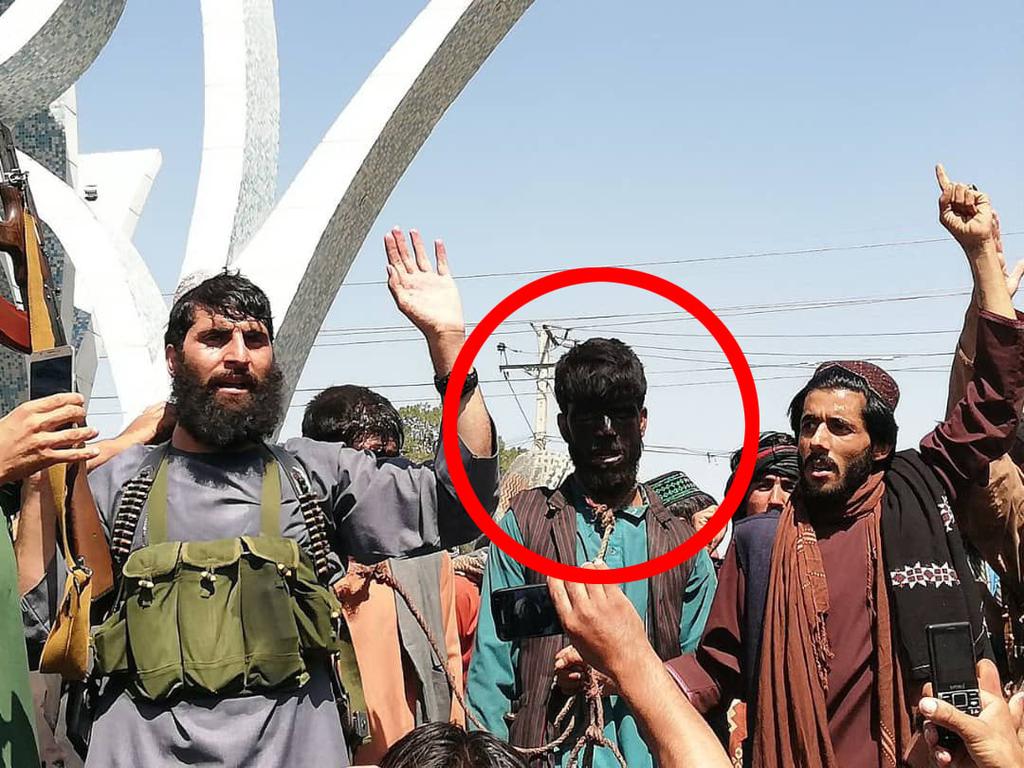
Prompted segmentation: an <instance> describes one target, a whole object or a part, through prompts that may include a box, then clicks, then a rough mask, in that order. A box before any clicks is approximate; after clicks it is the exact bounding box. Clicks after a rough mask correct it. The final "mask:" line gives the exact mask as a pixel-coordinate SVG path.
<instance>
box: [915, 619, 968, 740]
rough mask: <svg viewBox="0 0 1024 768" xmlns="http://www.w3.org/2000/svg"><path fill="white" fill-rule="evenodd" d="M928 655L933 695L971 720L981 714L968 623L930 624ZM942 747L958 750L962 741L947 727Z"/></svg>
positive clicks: (942, 731)
mask: <svg viewBox="0 0 1024 768" xmlns="http://www.w3.org/2000/svg"><path fill="white" fill-rule="evenodd" d="M925 630H926V633H927V635H928V656H929V658H930V660H931V665H932V694H933V695H934V696H935V698H937V699H942V700H943V701H945V702H948V703H949V704H952V705H953V706H954V707H956V708H957V709H959V710H960V711H961V712H965V713H966V714H968V715H971V716H972V717H977V716H978V715H980V714H981V691H979V690H978V671H977V668H976V667H975V663H976V662H975V658H974V638H973V637H972V634H971V625H970V624H969V623H968V622H966V621H957V622H953V623H950V624H929V625H928V626H927V627H926V628H925ZM938 731H939V745H940V746H942V747H945V748H946V749H952V748H953V747H955V746H956V745H957V744H958V743H959V741H960V738H959V737H958V736H957V735H956V734H955V733H953V732H952V731H950V730H947V729H946V728H939V729H938Z"/></svg>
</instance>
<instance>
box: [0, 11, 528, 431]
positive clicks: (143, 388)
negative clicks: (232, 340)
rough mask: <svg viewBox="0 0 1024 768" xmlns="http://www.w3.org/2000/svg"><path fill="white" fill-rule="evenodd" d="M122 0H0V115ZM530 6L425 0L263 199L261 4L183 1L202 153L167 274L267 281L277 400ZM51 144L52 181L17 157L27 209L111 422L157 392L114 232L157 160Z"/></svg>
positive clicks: (266, 41)
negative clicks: (359, 257)
mask: <svg viewBox="0 0 1024 768" xmlns="http://www.w3.org/2000/svg"><path fill="white" fill-rule="evenodd" d="M124 4H125V0H14V2H11V0H0V93H4V94H9V93H18V94H20V95H19V99H18V101H17V102H8V103H4V104H0V117H2V118H3V119H4V120H5V121H12V120H16V119H19V118H24V117H26V116H28V115H32V114H34V113H38V112H41V111H45V110H46V109H47V107H48V105H50V104H51V102H53V101H54V100H56V99H58V98H59V97H61V95H62V94H65V93H66V92H67V91H68V89H70V88H72V87H73V84H74V82H75V81H76V80H77V78H78V77H79V76H80V75H81V73H82V72H83V71H84V70H85V69H86V68H88V66H89V64H91V63H92V61H93V60H94V59H95V57H96V56H97V55H98V53H99V51H100V50H101V49H102V47H103V45H104V44H105V43H106V41H107V39H109V37H110V35H111V34H112V32H113V30H114V27H115V26H116V23H117V20H118V18H119V17H120V14H121V11H122V10H123V8H124ZM531 4H532V0H430V2H427V3H426V5H425V7H424V9H423V10H422V11H421V12H420V14H419V15H418V16H417V17H416V19H415V20H414V21H413V22H412V24H411V25H410V26H409V28H408V29H407V30H406V31H405V32H404V33H403V35H402V36H401V38H399V40H398V41H397V42H396V43H395V44H394V45H393V46H392V48H391V50H390V51H389V52H388V53H387V54H386V55H385V57H384V58H383V59H382V60H381V61H380V63H379V64H378V65H377V67H376V68H375V69H374V70H373V72H372V73H371V74H370V76H369V77H368V78H367V80H366V82H365V83H364V84H363V86H362V87H361V88H360V89H359V91H358V92H357V93H356V94H355V96H354V97H353V98H352V100H351V101H350V102H349V104H348V105H347V106H346V107H345V108H344V109H343V110H342V111H341V112H340V114H339V115H338V117H337V119H336V120H335V122H334V124H333V125H332V126H331V128H330V129H329V130H328V132H327V134H326V135H325V136H324V137H323V139H322V140H321V142H320V143H319V145H318V146H317V147H316V149H315V150H314V151H313V153H312V154H311V155H310V157H309V159H308V160H307V161H306V163H305V165H304V166H303V167H302V169H301V171H300V172H299V174H298V175H297V176H296V178H295V180H294V181H293V182H292V184H291V185H290V186H289V188H288V189H287V190H286V192H285V193H284V195H283V196H282V198H281V199H280V200H279V201H277V202H276V204H275V201H274V189H275V187H276V179H277V161H278V130H279V121H278V116H279V83H278V62H277V39H276V30H275V25H274V16H273V4H272V0H201V10H202V18H203V37H204V49H203V50H204V78H205V116H204V131H203V152H202V163H201V168H200V174H199V180H198V186H197V191H196V201H195V207H194V210H193V216H192V222H191V225H190V229H189V234H188V244H187V247H186V253H185V256H184V259H183V262H182V271H181V273H182V276H184V275H186V274H189V273H191V272H194V271H198V270H203V271H217V270H220V269H223V268H224V267H228V266H230V267H233V268H237V269H239V270H240V271H241V272H242V273H243V274H245V275H247V276H248V277H250V278H252V279H253V280H254V281H255V282H256V283H257V284H259V285H260V286H261V287H262V288H263V289H264V290H266V291H267V293H268V294H269V296H270V299H271V304H272V306H273V307H274V310H275V315H276V317H275V325H276V326H277V328H278V343H277V344H276V345H275V346H276V348H277V354H278V358H279V360H280V362H281V365H282V368H283V370H284V373H285V378H286V381H287V386H288V390H287V394H288V396H289V397H288V399H289V400H290V397H291V395H292V394H293V393H294V388H295V385H296V382H297V381H298V379H299V375H300V373H301V371H302V368H303V366H304V365H305V362H306V358H307V356H308V354H309V349H310V347H311V346H312V344H313V341H314V339H315V337H316V334H317V332H318V331H319V329H320V327H321V325H322V323H323V321H324V318H325V316H326V314H327V311H328V310H329V308H330V306H331V303H332V302H333V300H334V297H335V295H336V294H337V292H338V290H339V288H340V287H341V284H342V282H343V281H344V279H345V276H346V275H347V274H348V270H349V268H350V267H351V265H352V261H353V260H354V258H355V256H356V253H357V252H358V250H359V248H360V246H361V245H362V243H363V240H364V239H365V237H366V235H367V233H368V232H369V229H370V227H371V226H372V225H373V222H374V220H375V219H376V217H377V215H378V213H379V212H380V209H381V208H382V207H383V205H384V203H385V202H386V200H387V199H388V197H389V195H390V194H391V191H392V190H393V189H394V187H395V185H396V184H397V183H398V180H399V179H400V178H401V176H402V174H403V173H404V172H405V169H406V168H407V167H408V165H409V163H410V162H411V161H412V159H413V157H415V155H416V153H417V152H418V151H419V149H420V147H421V146H422V145H423V142H424V141H425V140H426V138H427V137H428V136H429V135H430V132H431V130H433V128H434V126H435V125H436V124H437V122H438V120H440V119H441V117H442V115H444V113H445V111H446V110H447V108H448V107H449V106H450V105H451V103H452V102H453V101H454V100H455V98H456V97H457V96H458V95H459V93H460V92H461V91H462V89H463V88H464V87H465V85H466V84H467V83H468V82H469V80H470V78H472V76H473V75H474V74H475V73H476V71H477V70H478V69H479V68H480V66H481V65H482V64H483V62H484V61H486V59H487V57H488V56H489V55H490V53H491V52H492V51H493V50H494V49H495V47H496V46H497V45H498V43H500V42H501V40H502V39H503V38H504V36H505V35H506V33H507V32H508V31H509V30H510V29H511V28H512V26H513V25H514V24H515V23H516V21H518V19H519V18H520V17H521V16H522V14H523V13H524V12H525V11H526V10H527V8H529V6H530V5H531ZM55 51H60V53H59V55H55V53H54V52H55ZM69 51H71V52H73V55H70V54H69V53H68V52H69ZM72 99H73V96H72ZM73 133H74V135H72V134H73ZM67 142H68V145H69V146H71V145H72V144H73V145H74V146H75V151H74V155H75V164H76V167H75V172H74V173H69V174H65V178H60V175H59V174H54V173H52V172H51V171H48V170H47V169H46V168H44V167H43V166H42V165H41V164H40V163H38V162H35V160H34V159H33V158H32V157H30V156H27V155H26V156H23V157H22V161H23V163H24V166H25V167H26V168H27V169H28V170H29V171H30V182H31V184H32V188H33V192H34V195H35V198H36V202H37V206H38V208H39V213H40V216H41V217H42V218H43V220H44V221H46V222H47V223H48V224H49V225H50V227H51V229H52V231H53V233H54V234H55V235H56V237H57V238H58V239H59V241H60V244H61V246H63V249H64V250H65V251H66V253H67V254H68V256H69V257H70V260H71V261H72V262H73V264H74V267H75V270H74V273H75V279H74V301H75V306H76V307H78V308H79V309H81V310H84V311H86V312H88V313H90V314H91V322H92V326H93V330H94V331H95V332H96V334H98V335H99V337H100V338H101V339H102V343H103V347H104V349H105V350H106V353H107V355H108V357H109V360H110V367H111V373H112V377H113V380H114V384H115V387H116V390H117V394H118V398H119V401H120V403H121V409H122V410H123V411H124V413H125V419H126V420H127V419H130V418H132V417H133V416H134V415H136V414H137V413H138V412H139V411H141V410H142V408H144V407H145V406H146V405H148V404H149V403H151V402H153V401H155V400H158V399H159V398H160V397H163V396H166V394H167V392H168V390H169V386H168V381H167V374H166V370H165V365H164V355H163V329H164V324H165V322H166V314H167V306H166V304H165V302H164V300H163V298H162V297H161V296H160V292H159V289H158V288H157V286H156V283H155V282H154V280H153V278H152V276H151V275H150V273H149V270H148V269H147V268H146V266H145V261H144V260H143V258H142V256H141V255H140V254H139V252H138V251H137V250H136V248H135V247H134V245H133V244H132V242H131V237H132V232H133V231H134V226H135V223H136V222H137V221H138V217H139V215H140V214H141V213H142V208H143V206H144V204H145V200H146V196H147V194H148V192H149V188H150V186H151V184H152V182H153V179H154V178H155V176H156V173H157V171H158V170H159V166H160V155H159V152H158V151H156V150H136V151H129V152H117V153H105V154H102V155H82V156H78V154H77V132H74V131H68V132H67ZM29 154H31V153H29ZM71 154H72V153H71V152H70V151H69V163H70V161H71V160H70V156H71ZM87 198H95V199H87ZM281 253H287V254H288V258H287V259H281V258H280V254H281ZM69 287H70V286H69ZM89 375H90V376H91V373H90V374H89Z"/></svg>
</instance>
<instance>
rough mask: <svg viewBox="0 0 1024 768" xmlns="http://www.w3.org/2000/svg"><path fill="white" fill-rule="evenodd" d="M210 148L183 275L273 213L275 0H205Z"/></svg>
mask: <svg viewBox="0 0 1024 768" xmlns="http://www.w3.org/2000/svg"><path fill="white" fill-rule="evenodd" d="M202 14H203V77H204V81H205V97H204V106H203V109H204V117H203V155H202V162H201V165H200V168H199V183H198V186H197V188H196V200H195V206H194V208H193V210H192V223H191V225H190V227H189V233H188V244H187V246H186V248H185V260H184V262H183V263H182V267H181V275H180V277H184V276H185V275H188V274H190V273H192V272H195V271H197V270H202V269H218V268H221V267H223V266H225V265H226V264H228V263H230V262H231V260H232V258H233V257H234V255H235V253H236V252H237V251H238V250H239V249H240V248H241V246H243V245H244V244H245V243H246V242H247V241H248V240H249V238H250V237H251V236H252V234H253V233H254V232H255V231H256V230H257V229H258V228H259V226H260V225H261V224H262V223H263V222H264V220H265V219H266V218H267V215H268V214H269V213H270V209H271V208H272V207H273V205H274V198H275V196H276V193H277V160H278V148H279V137H278V132H279V123H280V83H279V79H278V59H277V31H276V26H275V24H274V4H273V2H272V0H202Z"/></svg>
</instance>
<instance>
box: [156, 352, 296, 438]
mask: <svg viewBox="0 0 1024 768" xmlns="http://www.w3.org/2000/svg"><path fill="white" fill-rule="evenodd" d="M171 393H172V395H173V396H174V399H175V408H176V410H177V414H178V424H180V425H181V426H182V427H183V428H184V429H185V430H187V431H188V433H189V434H190V435H192V437H194V438H195V439H196V440H198V441H199V442H201V443H203V444H205V445H208V446H210V447H212V448H218V449H221V450H224V449H233V448H240V447H242V446H244V445H246V444H251V443H259V442H262V441H263V440H265V439H266V438H268V437H270V436H271V435H273V434H274V430H275V429H277V425H278V423H279V421H280V420H281V406H282V404H283V401H284V374H283V373H282V371H281V369H280V367H278V365H277V363H276V362H275V363H274V364H273V366H272V367H271V369H270V373H268V374H267V376H266V378H265V379H263V380H262V381H259V382H257V384H256V386H254V387H253V388H252V389H251V390H250V391H249V399H248V402H247V403H246V404H244V405H242V406H240V407H238V408H229V407H225V406H224V405H222V404H221V403H220V402H218V401H217V396H216V389H215V388H213V387H209V386H207V385H206V384H203V382H202V381H201V380H200V379H199V375H198V374H197V373H196V371H195V370H194V369H192V368H191V367H190V366H189V365H188V364H187V363H184V362H183V363H182V365H181V367H180V369H179V371H178V373H177V374H176V375H175V376H174V380H173V381H172V382H171Z"/></svg>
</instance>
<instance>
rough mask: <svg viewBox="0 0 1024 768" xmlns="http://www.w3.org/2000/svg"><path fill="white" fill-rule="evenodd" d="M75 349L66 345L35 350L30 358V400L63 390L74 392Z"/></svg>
mask: <svg viewBox="0 0 1024 768" xmlns="http://www.w3.org/2000/svg"><path fill="white" fill-rule="evenodd" d="M74 388H75V350H74V349H72V348H71V347H69V346H67V345H64V346H62V347H54V348H53V349H44V350H42V351H39V352H33V353H32V354H31V355H29V358H28V396H29V399H30V400H38V399H39V398H41V397H49V396H50V395H56V394H59V393H61V392H74Z"/></svg>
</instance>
